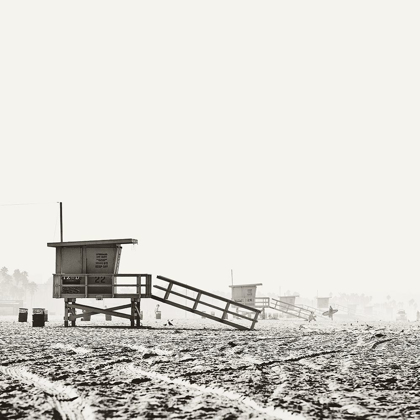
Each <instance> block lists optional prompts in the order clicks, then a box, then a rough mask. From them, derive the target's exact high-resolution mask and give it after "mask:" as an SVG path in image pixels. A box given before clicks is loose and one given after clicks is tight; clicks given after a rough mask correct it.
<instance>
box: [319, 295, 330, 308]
mask: <svg viewBox="0 0 420 420" xmlns="http://www.w3.org/2000/svg"><path fill="white" fill-rule="evenodd" d="M316 307H317V308H318V309H328V308H329V307H330V297H329V296H328V297H317V298H316Z"/></svg>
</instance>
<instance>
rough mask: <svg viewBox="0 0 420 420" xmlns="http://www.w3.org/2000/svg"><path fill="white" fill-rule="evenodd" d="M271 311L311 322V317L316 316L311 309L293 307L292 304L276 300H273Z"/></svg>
mask: <svg viewBox="0 0 420 420" xmlns="http://www.w3.org/2000/svg"><path fill="white" fill-rule="evenodd" d="M270 309H274V310H275V311H279V312H283V313H285V314H287V315H290V316H293V317H295V318H301V319H304V320H305V321H308V320H309V316H310V315H311V314H313V315H316V314H315V313H314V312H313V311H311V310H309V309H306V308H301V307H299V306H296V305H292V304H291V303H286V302H282V301H281V300H277V299H274V298H271V304H270Z"/></svg>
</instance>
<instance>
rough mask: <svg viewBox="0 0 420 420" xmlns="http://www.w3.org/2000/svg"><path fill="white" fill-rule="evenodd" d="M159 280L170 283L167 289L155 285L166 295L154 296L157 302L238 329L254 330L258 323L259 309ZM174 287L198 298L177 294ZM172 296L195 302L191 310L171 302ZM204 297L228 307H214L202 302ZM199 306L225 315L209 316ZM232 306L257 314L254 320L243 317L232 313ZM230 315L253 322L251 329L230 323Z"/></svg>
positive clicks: (177, 283) (169, 280)
mask: <svg viewBox="0 0 420 420" xmlns="http://www.w3.org/2000/svg"><path fill="white" fill-rule="evenodd" d="M157 278H158V279H159V280H163V281H166V282H168V285H167V287H166V288H165V287H162V286H159V285H154V286H153V287H155V288H156V289H158V290H162V291H164V292H165V295H164V297H163V298H162V297H159V296H156V295H152V298H153V299H156V300H158V301H160V302H163V303H167V304H169V305H172V306H175V307H177V308H179V309H183V310H185V311H188V312H192V313H195V314H199V315H202V316H204V317H206V318H210V319H213V320H214V321H218V322H222V323H224V324H226V325H230V326H232V327H235V328H238V329H251V330H252V329H253V328H254V326H255V323H256V322H258V315H259V314H260V312H261V311H260V310H259V309H256V308H254V307H251V306H247V305H244V304H242V303H239V302H235V301H233V300H230V299H227V298H224V297H222V296H217V295H215V294H214V293H210V292H206V291H205V290H202V289H198V288H197V287H193V286H190V285H188V284H185V283H181V282H179V281H176V280H172V279H169V278H167V277H163V276H157ZM174 285H176V286H179V287H181V288H183V289H186V290H190V291H193V292H195V293H197V296H196V297H191V296H187V295H184V294H182V293H179V292H176V291H174V290H172V287H173V286H174ZM171 294H172V295H175V296H179V297H182V298H183V299H186V300H188V301H192V302H194V304H193V306H192V307H191V308H190V307H189V306H186V305H182V304H180V303H177V302H173V301H170V300H169V297H170V295H171ZM203 296H208V297H210V298H212V299H215V300H218V301H221V302H223V303H225V304H226V305H225V306H224V307H219V306H216V305H213V304H211V303H208V302H204V301H202V300H201V298H202V297H203ZM198 305H204V306H207V307H209V308H212V309H216V310H218V311H221V312H222V313H223V314H222V316H221V318H219V317H217V316H215V315H211V314H207V313H206V312H204V311H200V310H198V309H197V307H198ZM231 306H233V307H237V308H241V309H243V310H246V311H247V312H253V313H254V314H255V315H254V318H249V317H248V316H246V315H242V314H240V313H238V312H234V311H231V310H230V307H231ZM228 315H234V316H235V317H237V318H242V319H246V320H247V321H251V327H250V328H246V327H244V326H243V325H240V324H237V323H235V322H231V321H228V320H227V316H228Z"/></svg>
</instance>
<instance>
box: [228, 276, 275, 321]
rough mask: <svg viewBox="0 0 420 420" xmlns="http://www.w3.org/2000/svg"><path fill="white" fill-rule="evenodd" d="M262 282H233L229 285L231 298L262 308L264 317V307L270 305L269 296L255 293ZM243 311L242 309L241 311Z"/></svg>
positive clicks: (263, 316)
mask: <svg viewBox="0 0 420 420" xmlns="http://www.w3.org/2000/svg"><path fill="white" fill-rule="evenodd" d="M258 286H262V283H249V284H235V285H233V284H232V285H231V286H229V287H230V288H231V289H232V300H233V301H235V302H239V303H242V304H244V305H247V306H252V307H253V308H259V309H261V310H262V318H263V319H264V318H265V308H268V307H269V306H270V298H269V297H260V296H256V295H257V287H258ZM242 312H244V311H242Z"/></svg>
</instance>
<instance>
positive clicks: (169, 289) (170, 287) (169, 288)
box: [164, 283, 172, 300]
mask: <svg viewBox="0 0 420 420" xmlns="http://www.w3.org/2000/svg"><path fill="white" fill-rule="evenodd" d="M171 289H172V283H169V284H168V287H167V289H166V291H165V297H164V299H165V300H166V299H168V297H169V295H170V293H171Z"/></svg>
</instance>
